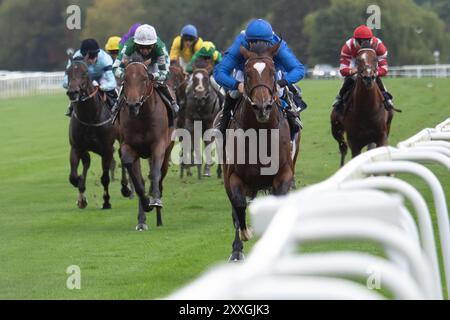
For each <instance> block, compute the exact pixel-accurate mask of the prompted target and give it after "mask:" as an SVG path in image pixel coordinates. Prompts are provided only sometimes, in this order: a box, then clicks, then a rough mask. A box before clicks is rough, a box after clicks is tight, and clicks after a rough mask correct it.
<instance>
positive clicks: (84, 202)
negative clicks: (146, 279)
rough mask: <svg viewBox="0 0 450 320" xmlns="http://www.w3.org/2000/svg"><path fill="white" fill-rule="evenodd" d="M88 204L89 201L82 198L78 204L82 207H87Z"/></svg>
mask: <svg viewBox="0 0 450 320" xmlns="http://www.w3.org/2000/svg"><path fill="white" fill-rule="evenodd" d="M87 205H88V202H87V200H86V199H80V200H78V201H77V206H78V208H80V209H86V207H87Z"/></svg>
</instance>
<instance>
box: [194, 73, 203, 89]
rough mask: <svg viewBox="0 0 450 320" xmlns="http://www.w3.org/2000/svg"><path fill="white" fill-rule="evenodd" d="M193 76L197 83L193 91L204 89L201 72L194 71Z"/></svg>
mask: <svg viewBox="0 0 450 320" xmlns="http://www.w3.org/2000/svg"><path fill="white" fill-rule="evenodd" d="M195 77H196V78H197V79H198V85H197V86H196V87H195V91H198V92H203V91H205V86H204V85H203V78H204V76H203V74H202V73H196V74H195Z"/></svg>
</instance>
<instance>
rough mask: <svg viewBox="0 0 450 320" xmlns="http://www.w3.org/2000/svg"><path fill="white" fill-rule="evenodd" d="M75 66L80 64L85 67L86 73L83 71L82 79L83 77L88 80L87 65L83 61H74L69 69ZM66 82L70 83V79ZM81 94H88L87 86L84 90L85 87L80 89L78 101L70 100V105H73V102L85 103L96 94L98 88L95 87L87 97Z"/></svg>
mask: <svg viewBox="0 0 450 320" xmlns="http://www.w3.org/2000/svg"><path fill="white" fill-rule="evenodd" d="M75 64H81V65H83V66H85V67H86V71H83V75H82V77H83V78H85V77H86V78H89V73H88V71H87V69H88V65H87V64H86V63H85V62H84V61H80V60H75V61H72V66H71V67H72V68H73V67H74V65H75ZM68 81H69V83H70V79H68ZM83 92H86V93H88V92H87V86H86V88H85V87H80V95H79V96H78V99H75V100H70V102H72V103H74V102H85V101H87V100H89V99H92V98H93V97H95V96H96V94H97V93H98V86H97V87H95V90H94V91H93V92H91V93H89V94H88V95H87V96H83V94H82V93H83Z"/></svg>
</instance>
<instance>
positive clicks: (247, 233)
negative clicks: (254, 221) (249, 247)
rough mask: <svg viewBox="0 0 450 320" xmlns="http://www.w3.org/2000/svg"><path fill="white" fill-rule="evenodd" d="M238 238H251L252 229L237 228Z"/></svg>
mask: <svg viewBox="0 0 450 320" xmlns="http://www.w3.org/2000/svg"><path fill="white" fill-rule="evenodd" d="M239 238H240V239H241V240H242V241H248V240H250V239H251V238H253V231H252V230H251V229H250V228H246V229H244V230H241V229H239Z"/></svg>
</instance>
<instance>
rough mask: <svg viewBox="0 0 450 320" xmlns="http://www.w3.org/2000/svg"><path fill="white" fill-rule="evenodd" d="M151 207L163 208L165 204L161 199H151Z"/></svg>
mask: <svg viewBox="0 0 450 320" xmlns="http://www.w3.org/2000/svg"><path fill="white" fill-rule="evenodd" d="M150 207H151V208H152V209H153V208H162V207H163V204H162V201H161V199H151V200H150Z"/></svg>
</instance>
